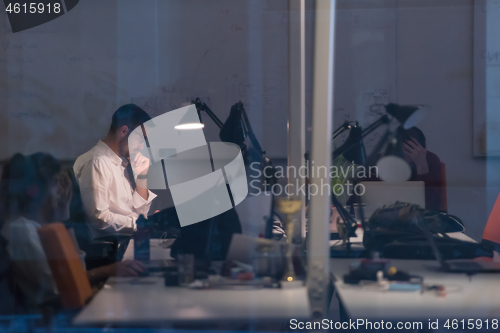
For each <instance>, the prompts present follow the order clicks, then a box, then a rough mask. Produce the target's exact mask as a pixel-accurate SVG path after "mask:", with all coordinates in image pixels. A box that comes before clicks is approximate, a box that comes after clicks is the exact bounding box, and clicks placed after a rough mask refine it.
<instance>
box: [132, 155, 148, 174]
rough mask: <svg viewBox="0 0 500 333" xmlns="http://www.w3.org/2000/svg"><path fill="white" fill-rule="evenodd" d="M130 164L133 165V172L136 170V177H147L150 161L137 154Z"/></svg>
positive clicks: (133, 156)
mask: <svg viewBox="0 0 500 333" xmlns="http://www.w3.org/2000/svg"><path fill="white" fill-rule="evenodd" d="M130 163H131V165H132V170H134V172H135V174H136V175H147V174H148V169H149V159H148V158H147V157H145V156H144V155H142V154H141V153H139V152H137V153H136V154H134V155H132V156H131V158H130Z"/></svg>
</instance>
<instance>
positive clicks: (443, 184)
mask: <svg viewBox="0 0 500 333" xmlns="http://www.w3.org/2000/svg"><path fill="white" fill-rule="evenodd" d="M439 210H440V211H442V212H447V211H448V194H447V191H446V164H444V163H442V162H441V204H440V207H439Z"/></svg>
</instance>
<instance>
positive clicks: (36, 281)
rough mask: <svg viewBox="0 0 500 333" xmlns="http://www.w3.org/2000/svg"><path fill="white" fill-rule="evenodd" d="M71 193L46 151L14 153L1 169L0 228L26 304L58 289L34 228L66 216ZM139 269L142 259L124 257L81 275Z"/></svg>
mask: <svg viewBox="0 0 500 333" xmlns="http://www.w3.org/2000/svg"><path fill="white" fill-rule="evenodd" d="M71 196H72V187H71V182H70V180H69V178H68V177H67V174H64V173H61V166H60V164H59V162H58V161H57V160H56V159H55V158H54V157H52V156H51V155H48V154H44V153H37V154H33V155H30V156H23V155H21V154H16V155H14V156H13V157H12V159H11V160H10V161H9V162H8V163H7V164H6V166H5V167H4V169H3V173H2V177H1V179H0V203H1V204H2V207H1V209H0V212H1V213H2V216H1V217H0V220H1V221H4V225H3V227H2V230H1V234H2V236H3V237H4V238H5V239H6V240H7V252H8V254H9V255H10V257H11V260H12V264H13V275H14V280H15V283H16V286H17V287H18V288H19V290H20V291H21V293H22V294H23V296H24V301H25V303H26V304H25V307H26V308H28V309H37V308H38V306H40V305H43V304H47V303H52V302H53V301H54V300H57V297H58V296H57V295H58V292H57V289H56V285H55V282H54V280H53V277H52V273H51V270H50V267H49V264H48V262H47V258H46V256H45V252H44V250H43V247H42V244H41V241H40V238H39V236H38V229H39V228H40V227H41V226H42V225H43V224H47V223H52V222H59V221H64V220H66V219H68V217H69V203H70V201H71ZM143 270H144V266H143V264H142V263H140V262H136V261H127V262H120V263H116V264H112V265H108V266H103V267H100V268H96V269H93V270H90V271H88V272H87V275H88V278H89V281H90V283H91V284H96V283H99V282H101V281H103V280H105V279H106V278H107V277H109V276H112V275H122V276H138V275H139V274H140V273H142V272H143Z"/></svg>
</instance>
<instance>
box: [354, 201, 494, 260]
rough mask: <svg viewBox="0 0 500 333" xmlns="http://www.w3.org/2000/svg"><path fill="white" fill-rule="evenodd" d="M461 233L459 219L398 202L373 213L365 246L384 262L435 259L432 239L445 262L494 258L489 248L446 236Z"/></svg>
mask: <svg viewBox="0 0 500 333" xmlns="http://www.w3.org/2000/svg"><path fill="white" fill-rule="evenodd" d="M462 231H464V225H463V223H462V221H460V219H459V218H457V217H456V216H452V215H448V214H445V213H442V212H437V211H432V210H425V209H423V208H421V207H420V206H418V205H413V204H409V203H403V202H396V203H395V204H393V205H390V206H386V207H383V208H380V209H378V210H376V211H375V213H373V215H372V217H371V218H370V220H369V221H368V222H367V224H366V226H365V233H364V236H363V244H364V246H365V248H366V249H368V250H370V251H376V252H379V255H380V257H381V258H391V259H435V258H436V257H435V254H434V251H433V250H432V247H431V244H430V242H429V238H428V237H433V239H434V242H435V243H436V245H437V247H438V249H439V251H440V252H441V255H442V257H443V259H445V260H447V259H472V258H476V257H493V251H492V249H491V248H489V247H486V246H484V245H482V244H477V243H471V242H466V241H461V240H458V239H454V238H450V237H448V236H447V235H446V234H447V233H450V232H462ZM426 233H427V235H426Z"/></svg>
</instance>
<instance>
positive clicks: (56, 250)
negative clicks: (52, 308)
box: [38, 223, 92, 309]
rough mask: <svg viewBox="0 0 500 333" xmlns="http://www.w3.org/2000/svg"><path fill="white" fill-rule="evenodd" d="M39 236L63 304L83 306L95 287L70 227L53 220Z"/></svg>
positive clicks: (42, 229)
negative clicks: (92, 284) (71, 234)
mask: <svg viewBox="0 0 500 333" xmlns="http://www.w3.org/2000/svg"><path fill="white" fill-rule="evenodd" d="M38 235H39V236H40V241H41V243H42V247H43V250H44V251H45V255H46V257H47V261H48V263H49V267H50V271H51V272H52V276H53V277H54V281H55V283H56V286H57V290H58V291H59V297H60V299H61V303H62V305H63V307H64V308H67V309H72V308H80V307H83V306H84V305H85V303H86V302H87V300H88V299H89V298H90V297H91V296H92V288H91V287H90V282H89V279H88V277H87V273H86V271H85V269H84V268H83V265H82V262H81V261H80V258H79V257H78V253H77V252H76V248H75V245H74V243H73V241H72V240H71V237H70V236H69V233H68V230H66V227H65V226H64V224H62V223H51V224H47V225H44V226H42V227H41V228H40V229H38Z"/></svg>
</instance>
